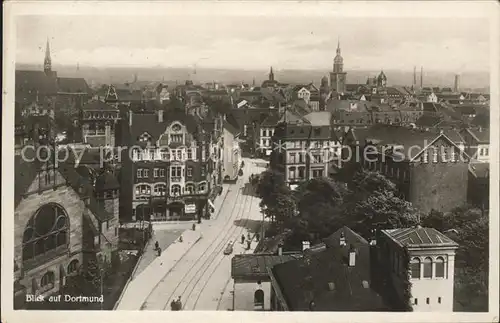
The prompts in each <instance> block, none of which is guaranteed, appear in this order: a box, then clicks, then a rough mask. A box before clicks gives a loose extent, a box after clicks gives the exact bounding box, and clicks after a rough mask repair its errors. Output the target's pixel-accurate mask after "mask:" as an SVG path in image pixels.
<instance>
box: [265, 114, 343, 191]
mask: <svg viewBox="0 0 500 323" xmlns="http://www.w3.org/2000/svg"><path fill="white" fill-rule="evenodd" d="M330 120H331V114H330V113H329V112H326V111H324V112H311V113H309V114H307V115H305V116H301V115H299V114H296V113H293V112H291V111H286V112H285V114H284V115H283V116H282V117H281V119H280V121H279V123H278V124H277V126H276V129H275V133H274V139H273V147H274V148H273V151H272V153H271V162H270V164H271V167H272V168H275V169H277V170H279V171H281V172H282V173H284V175H285V181H286V182H287V183H288V184H289V185H295V184H298V183H300V182H301V181H304V180H308V179H311V178H316V177H323V176H327V174H328V166H329V164H330V162H331V161H332V159H335V158H336V157H337V154H338V153H339V149H340V142H339V140H338V138H337V136H336V134H335V132H334V131H333V129H332V127H331V126H330Z"/></svg>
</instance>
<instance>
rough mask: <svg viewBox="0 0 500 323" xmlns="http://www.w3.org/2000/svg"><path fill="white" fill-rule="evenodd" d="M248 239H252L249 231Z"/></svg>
mask: <svg viewBox="0 0 500 323" xmlns="http://www.w3.org/2000/svg"><path fill="white" fill-rule="evenodd" d="M247 239H248V240H252V236H251V235H250V232H248V234H247Z"/></svg>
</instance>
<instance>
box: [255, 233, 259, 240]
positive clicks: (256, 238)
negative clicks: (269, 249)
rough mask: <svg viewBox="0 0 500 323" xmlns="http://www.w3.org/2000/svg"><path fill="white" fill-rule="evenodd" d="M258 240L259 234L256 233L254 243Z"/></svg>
mask: <svg viewBox="0 0 500 323" xmlns="http://www.w3.org/2000/svg"><path fill="white" fill-rule="evenodd" d="M259 240H260V234H258V233H256V234H255V241H259Z"/></svg>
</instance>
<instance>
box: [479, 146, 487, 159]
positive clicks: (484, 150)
mask: <svg viewBox="0 0 500 323" xmlns="http://www.w3.org/2000/svg"><path fill="white" fill-rule="evenodd" d="M488 155H489V148H479V156H485V157H486V156H488Z"/></svg>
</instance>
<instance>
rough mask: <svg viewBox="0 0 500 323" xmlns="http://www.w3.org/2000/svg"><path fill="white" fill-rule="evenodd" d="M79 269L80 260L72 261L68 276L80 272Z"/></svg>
mask: <svg viewBox="0 0 500 323" xmlns="http://www.w3.org/2000/svg"><path fill="white" fill-rule="evenodd" d="M78 267H80V264H79V262H78V259H73V260H71V262H70V263H69V265H68V274H72V273H75V272H76V271H77V270H78Z"/></svg>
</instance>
